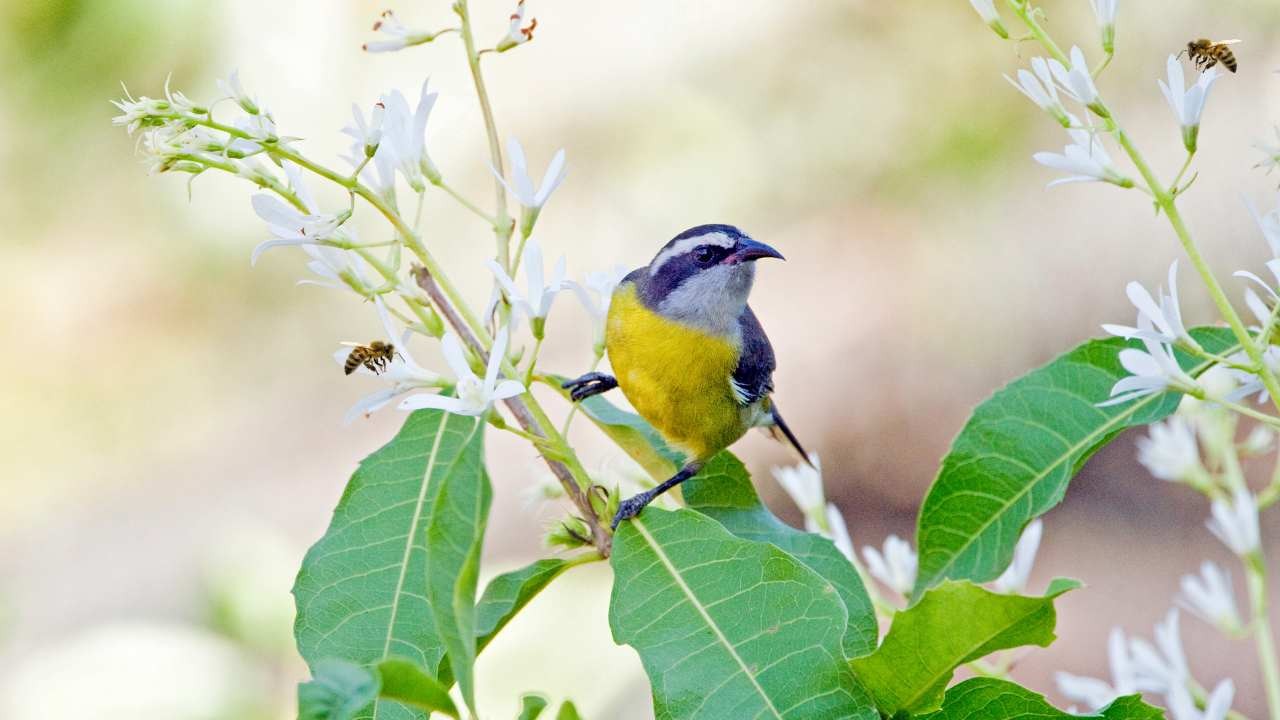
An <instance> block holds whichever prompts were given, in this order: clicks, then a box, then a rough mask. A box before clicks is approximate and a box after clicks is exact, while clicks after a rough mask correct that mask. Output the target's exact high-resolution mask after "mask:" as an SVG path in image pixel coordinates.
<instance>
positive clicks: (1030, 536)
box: [992, 518, 1044, 593]
mask: <svg viewBox="0 0 1280 720" xmlns="http://www.w3.org/2000/svg"><path fill="white" fill-rule="evenodd" d="M1043 533H1044V522H1042V521H1041V520H1040V519H1039V518H1037V519H1035V520H1032V521H1031V523H1030V524H1029V525H1027V528H1026V529H1025V530H1023V531H1022V536H1021V537H1019V538H1018V544H1017V545H1015V546H1014V548H1013V562H1012V563H1010V564H1009V567H1007V568H1005V571H1004V573H1002V574H1001V575H1000V577H998V578H996V579H995V582H993V583H992V586H993V587H994V588H995V591H996V592H1001V593H1017V592H1022V591H1023V590H1025V589H1026V587H1027V579H1028V578H1029V577H1030V575H1031V568H1032V566H1034V565H1035V562H1036V551H1037V550H1039V549H1040V536H1041V535H1042V534H1043Z"/></svg>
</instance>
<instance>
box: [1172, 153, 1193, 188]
mask: <svg viewBox="0 0 1280 720" xmlns="http://www.w3.org/2000/svg"><path fill="white" fill-rule="evenodd" d="M1195 156H1196V154H1195V153H1193V152H1188V153H1187V159H1186V160H1184V161H1182V167H1181V168H1179V169H1178V174H1177V175H1175V176H1174V177H1173V182H1171V183H1169V187H1170V188H1172V189H1173V190H1172V192H1173V194H1175V195H1176V194H1178V192H1179V191H1178V183H1180V182H1182V176H1183V175H1186V174H1187V168H1189V167H1191V160H1192V159H1193V158H1195Z"/></svg>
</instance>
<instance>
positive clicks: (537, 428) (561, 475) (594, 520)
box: [412, 265, 613, 557]
mask: <svg viewBox="0 0 1280 720" xmlns="http://www.w3.org/2000/svg"><path fill="white" fill-rule="evenodd" d="M412 273H413V279H414V280H415V281H417V283H418V287H420V288H422V290H423V292H425V293H426V294H427V296H428V297H430V298H431V301H432V302H433V303H435V306H436V307H437V308H438V309H439V310H440V314H441V315H443V316H444V319H445V321H446V322H448V323H449V325H451V326H452V327H453V329H454V331H455V332H457V333H458V337H460V338H461V339H462V342H463V343H465V344H466V345H467V347H469V348H471V351H472V352H474V353H475V354H476V357H477V358H479V359H480V362H482V363H487V362H488V357H489V356H488V353H486V352H485V348H484V345H482V344H481V343H480V339H479V338H477V337H476V336H475V334H474V333H472V332H471V328H470V327H468V326H467V323H466V322H465V321H463V319H462V317H461V316H460V315H458V312H457V310H455V309H454V307H453V305H452V303H450V302H449V299H448V298H447V297H445V295H444V293H443V292H441V290H440V286H439V285H437V284H436V281H435V278H433V277H432V276H431V273H430V272H428V271H427V269H426V268H425V267H423V266H421V265H415V266H414V267H413V269H412ZM503 402H504V403H505V404H506V406H507V409H508V410H510V411H511V415H512V416H513V417H515V419H516V422H518V423H519V424H520V427H522V428H524V430H525V431H526V432H528V433H530V434H532V435H536V436H538V437H540V438H547V436H546V434H545V433H544V431H543V429H542V426H541V425H540V424H539V423H538V421H537V419H536V418H534V415H533V412H532V411H531V410H530V409H529V406H528V405H527V404H525V402H524V400H523V399H522V397H521V396H518V395H517V396H516V397H513V398H508V399H506V400H504V401H503ZM542 459H543V460H545V461H546V463H547V467H549V468H551V472H552V473H553V474H554V475H555V476H556V479H558V480H559V481H560V485H561V486H563V487H564V490H565V493H567V494H568V496H569V499H570V500H572V501H573V504H574V505H575V506H576V507H577V508H578V511H579V512H581V513H582V516H583V517H584V518H585V519H586V521H587V526H588V527H589V528H591V539H592V542H593V543H594V544H595V546H596V549H597V550H599V551H600V554H601V555H604V556H606V557H607V556H608V555H609V552H610V550H611V549H612V546H613V536H612V535H610V534H609V532H608V531H607V530H605V528H604V526H603V525H602V524H601V523H600V518H599V517H597V516H596V512H595V510H594V509H593V508H592V507H591V499H590V498H588V497H587V494H586V492H585V491H584V490H583V489H582V488H581V487H580V486H579V485H578V481H577V479H576V478H574V476H573V472H572V471H571V470H569V466H568V465H565V464H564V463H563V462H561V461H559V460H554V459H552V458H550V457H547V456H546V455H545V454H543V455H542Z"/></svg>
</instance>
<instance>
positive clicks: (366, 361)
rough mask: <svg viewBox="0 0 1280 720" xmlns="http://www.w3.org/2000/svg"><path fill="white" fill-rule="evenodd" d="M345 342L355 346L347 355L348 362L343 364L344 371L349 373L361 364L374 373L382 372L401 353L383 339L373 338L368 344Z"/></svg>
mask: <svg viewBox="0 0 1280 720" xmlns="http://www.w3.org/2000/svg"><path fill="white" fill-rule="evenodd" d="M344 344H346V345H352V346H353V347H352V348H351V353H350V354H349V355H347V362H346V363H345V364H344V365H343V366H342V371H343V372H344V373H346V374H348V375H350V374H351V373H353V372H355V371H356V368H358V367H360V366H361V365H363V366H365V367H367V368H369V369H370V370H372V371H373V372H374V374H378V373H381V372H383V371H384V370H386V369H387V364H388V363H390V362H391V359H392V358H393V357H395V356H396V355H398V354H399V353H397V352H396V346H395V345H392V344H391V343H389V342H382V341H381V340H373V341H372V342H370V343H369V344H368V345H356V344H355V343H344Z"/></svg>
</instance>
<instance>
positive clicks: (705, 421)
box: [564, 225, 809, 528]
mask: <svg viewBox="0 0 1280 720" xmlns="http://www.w3.org/2000/svg"><path fill="white" fill-rule="evenodd" d="M761 258H778V259H779V260H781V259H782V255H781V253H779V252H778V251H777V250H774V249H773V248H771V247H769V246H768V245H765V244H764V243H762V242H757V241H755V240H752V239H751V238H750V237H748V236H747V235H746V234H744V233H743V232H742V231H741V230H739V229H738V228H736V227H733V226H732V225H699V226H697V227H694V228H690V229H688V230H685V231H684V232H682V233H680V234H679V235H677V236H675V237H674V238H672V240H671V242H668V243H667V244H666V245H665V246H663V248H662V250H660V251H659V252H658V254H657V255H655V256H654V258H653V260H652V261H650V263H649V264H648V265H647V266H645V267H642V268H639V269H637V270H634V271H632V272H631V273H630V274H629V275H627V276H626V277H625V278H624V279H623V280H622V282H621V283H620V284H619V285H618V287H617V289H616V290H615V291H614V293H613V298H612V301H611V302H610V304H609V316H608V320H607V322H606V326H605V350H606V352H608V354H609V362H610V364H611V365H612V366H613V371H614V373H615V374H616V377H613V376H609V375H606V374H604V373H588V374H586V375H583V376H582V377H580V378H577V379H575V380H570V381H569V382H567V383H565V384H564V387H565V388H566V389H568V390H569V391H570V396H571V397H572V398H573V400H574V401H575V402H577V401H581V400H584V399H586V398H588V397H591V396H592V395H598V394H600V393H603V392H606V391H608V390H612V389H613V388H615V387H621V388H622V393H623V394H624V395H626V397H627V400H628V401H630V402H631V404H632V406H634V407H635V409H636V411H637V412H638V413H640V416H641V417H643V418H644V419H645V420H647V421H648V422H649V423H650V424H651V425H653V426H654V427H655V428H657V430H658V432H659V433H661V434H662V436H663V438H665V439H666V441H667V442H668V443H670V444H671V445H672V446H674V447H676V448H677V449H679V450H682V451H683V452H684V453H685V457H686V458H688V461H687V462H686V464H685V465H684V467H682V468H681V469H680V471H679V472H677V473H676V474H675V475H673V476H672V477H671V478H669V479H667V480H666V481H664V482H662V483H661V484H659V485H658V486H657V487H654V488H652V489H650V490H646V491H645V492H642V493H639V494H637V495H635V496H633V497H630V498H627V499H626V500H624V501H622V503H621V505H619V508H618V512H617V515H615V516H614V518H613V527H614V528H617V526H618V523H619V522H621V521H623V520H627V519H630V518H633V517H635V516H636V515H638V514H639V513H640V511H641V510H643V509H644V507H645V506H646V505H648V504H649V503H650V502H651V501H652V500H653V499H654V498H656V497H657V496H659V495H661V494H662V493H664V492H666V491H667V490H670V489H671V488H673V487H675V486H676V485H679V484H680V483H682V482H684V481H685V480H688V479H689V478H691V477H693V476H694V475H696V474H697V473H698V471H699V470H700V469H702V466H703V465H704V464H705V463H706V462H707V461H708V460H710V459H711V457H712V456H714V455H715V454H716V453H718V452H720V451H721V450H723V449H725V448H726V447H728V446H729V445H731V444H732V443H734V442H735V441H736V440H737V439H738V438H740V437H742V436H743V435H744V434H745V433H746V432H747V430H750V429H751V428H753V427H759V428H764V429H766V430H768V431H769V432H770V433H771V434H772V435H773V436H774V437H775V438H778V439H779V440H782V441H784V442H786V443H789V444H790V445H791V446H792V447H793V448H795V449H796V451H797V452H799V453H800V456H801V457H802V458H804V459H805V461H806V462H808V461H809V456H808V454H807V453H805V451H804V449H803V448H802V447H801V446H800V442H799V441H798V440H796V436H795V435H794V434H793V433H792V432H791V429H790V428H788V427H787V424H786V423H785V422H784V421H783V420H782V415H780V414H779V413H778V406H777V404H776V403H774V402H773V399H772V398H771V397H770V393H772V392H773V370H774V368H775V367H776V362H775V360H774V356H773V346H772V345H770V344H769V338H768V337H766V336H765V334H764V328H762V327H760V321H759V320H757V319H756V316H755V313H753V312H751V308H750V307H748V306H747V296H748V295H750V294H751V285H752V282H753V281H754V280H755V261H756V260H759V259H761Z"/></svg>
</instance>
